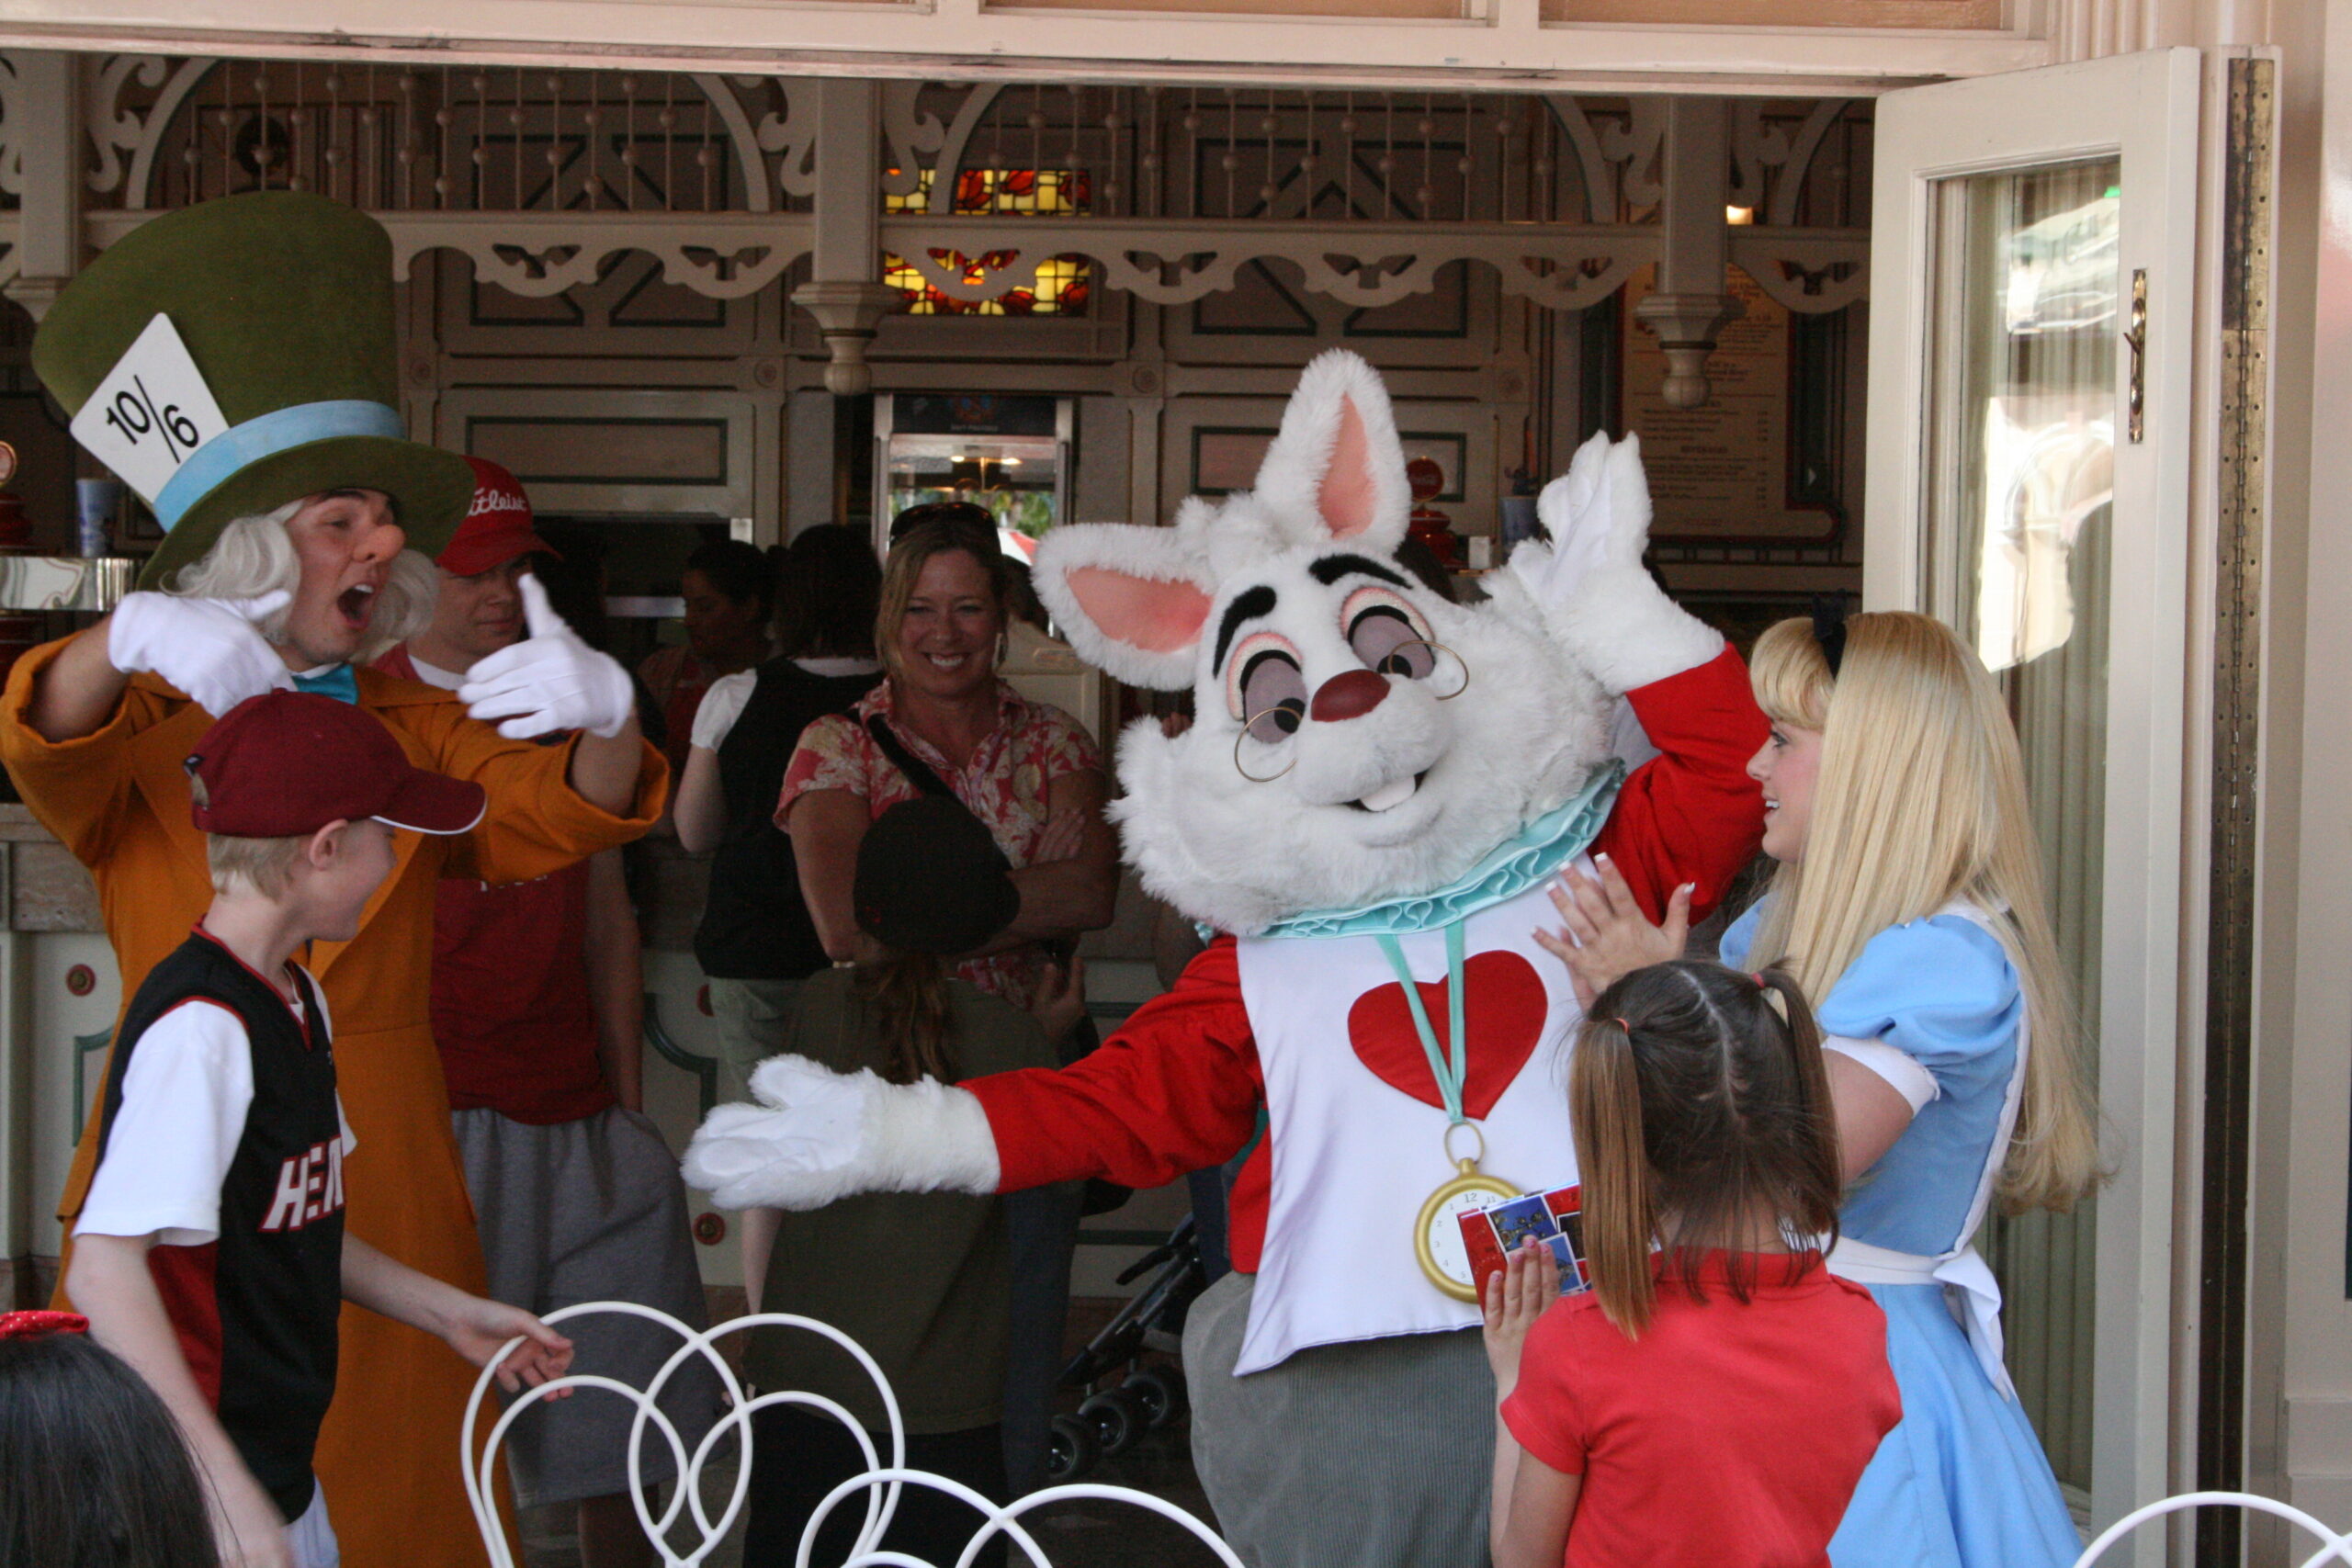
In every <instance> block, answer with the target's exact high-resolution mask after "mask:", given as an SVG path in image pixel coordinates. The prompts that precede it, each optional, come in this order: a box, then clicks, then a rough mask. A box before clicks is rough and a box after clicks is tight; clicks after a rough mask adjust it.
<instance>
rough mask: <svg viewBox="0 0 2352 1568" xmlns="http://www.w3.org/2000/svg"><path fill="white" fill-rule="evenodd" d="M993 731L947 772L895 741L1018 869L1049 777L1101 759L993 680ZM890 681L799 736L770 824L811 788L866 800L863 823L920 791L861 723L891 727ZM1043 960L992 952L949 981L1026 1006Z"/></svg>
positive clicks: (1073, 729) (1078, 735)
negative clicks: (876, 720)
mask: <svg viewBox="0 0 2352 1568" xmlns="http://www.w3.org/2000/svg"><path fill="white" fill-rule="evenodd" d="M996 693H997V698H996V700H997V727H996V728H994V729H992V730H990V731H989V733H988V735H987V736H986V737H985V738H984V739H982V740H981V741H980V743H979V745H978V747H976V748H974V749H973V751H972V760H971V761H970V762H968V763H967V764H966V765H965V766H964V767H961V768H958V767H956V766H954V765H953V764H951V763H950V762H949V761H947V759H946V758H944V757H943V756H941V755H940V754H939V752H938V750H936V749H935V748H933V746H932V744H931V743H930V742H929V741H927V740H925V739H922V737H921V736H919V735H916V734H915V733H913V732H912V731H911V730H910V729H908V728H905V727H903V726H901V725H899V724H896V723H891V724H890V728H891V731H892V733H894V734H896V735H897V736H898V738H899V741H900V742H901V743H902V744H904V745H905V747H906V748H907V750H910V751H911V752H913V753H914V754H915V755H916V756H917V757H919V758H921V759H922V761H925V762H927V763H929V764H930V766H931V769H932V771H933V772H934V773H937V774H938V775H939V776H940V777H941V778H942V779H943V780H944V781H945V782H946V784H947V786H948V787H949V788H950V789H952V790H954V791H955V792H956V798H957V799H959V800H961V801H962V802H963V803H964V804H965V805H966V806H967V807H970V808H971V812H972V815H973V816H975V817H978V818H979V819H980V820H981V821H982V822H984V823H986V824H987V825H988V829H989V832H990V833H992V834H993V835H995V838H996V841H997V847H998V848H999V849H1001V850H1002V851H1003V852H1004V856H1005V859H1007V860H1009V861H1011V862H1012V866H1013V869H1014V870H1016V871H1018V870H1020V869H1021V868H1022V867H1023V866H1025V865H1027V864H1029V863H1030V858H1031V856H1032V855H1034V854H1035V852H1036V848H1037V840H1039V839H1041V838H1043V837H1044V836H1045V831H1046V811H1047V804H1046V802H1047V796H1048V792H1049V790H1050V788H1051V786H1052V784H1053V782H1054V781H1055V780H1056V779H1058V778H1063V777H1066V776H1067V775H1069V774H1071V773H1084V772H1087V771H1089V770H1091V771H1093V772H1095V773H1101V772H1102V771H1103V751H1102V749H1101V748H1100V747H1098V746H1097V745H1095V743H1094V738H1093V737H1092V736H1091V735H1089V734H1087V733H1086V730H1085V728H1084V727H1082V726H1081V725H1080V723H1079V722H1078V720H1076V719H1074V718H1072V717H1070V716H1069V715H1068V714H1066V713H1064V712H1063V711H1062V710H1061V709H1059V708H1057V707H1056V706H1054V705H1052V704H1051V703H1033V702H1031V701H1029V700H1028V699H1027V698H1025V697H1023V696H1022V695H1021V694H1019V693H1018V692H1015V691H1014V690H1013V689H1012V687H1011V686H1008V685H1006V684H1005V683H1004V682H1001V681H1000V682H997V688H996ZM892 706H893V705H892V702H891V696H890V682H888V681H885V682H882V683H881V684H879V685H877V686H876V687H875V688H874V690H873V691H872V692H871V693H869V694H867V695H866V696H865V698H864V699H863V700H861V701H860V702H859V703H858V705H856V706H855V707H854V708H852V709H851V710H850V711H849V712H848V713H847V714H834V715H832V716H830V717H827V718H820V719H819V720H818V721H817V722H816V723H814V724H812V725H810V726H809V728H807V729H804V730H802V731H801V732H800V745H799V748H798V749H797V750H795V751H794V752H793V754H792V761H790V762H789V763H787V764H786V767H785V770H784V790H783V793H782V794H781V795H778V796H777V799H776V807H775V825H776V826H777V827H778V828H783V827H784V826H785V818H786V816H787V815H788V814H789V813H790V811H791V810H792V803H793V802H794V801H796V800H798V799H799V798H800V797H801V796H802V795H806V794H808V793H809V791H810V790H817V789H844V790H847V791H849V793H850V794H852V795H856V796H858V797H859V798H860V799H862V800H864V801H865V808H866V819H867V820H868V821H872V820H873V819H874V818H876V817H879V816H881V815H882V813H883V812H885V811H888V809H889V808H890V807H893V806H896V805H898V804H899V802H900V801H903V800H912V799H914V798H915V797H916V796H917V795H920V794H921V793H922V792H921V791H919V790H917V789H916V788H915V786H914V784H913V783H912V782H911V781H910V780H909V779H908V777H907V775H906V774H905V773H901V772H899V765H898V764H897V763H896V762H893V761H890V759H889V758H888V757H886V756H884V755H883V754H882V749H881V748H880V747H878V746H876V745H875V744H874V737H873V736H872V735H870V734H868V733H867V732H866V729H865V721H866V719H867V718H868V717H869V716H873V715H875V714H880V715H881V716H883V718H884V720H885V722H889V719H890V713H891V710H892ZM1043 964H1044V958H1043V955H1042V954H1041V953H1040V952H1039V950H1038V949H1037V948H1036V947H1035V946H1034V945H1030V946H1023V947H1016V948H1012V949H1010V950H1008V951H1006V952H1003V953H991V954H989V956H987V957H985V958H976V959H973V960H971V961H970V962H969V963H967V964H961V965H959V966H958V967H957V969H956V974H957V975H959V976H961V977H963V978H964V979H967V980H969V981H971V982H972V984H974V985H976V986H978V987H980V989H982V990H984V991H987V992H989V994H990V995H992V996H998V997H1001V998H1004V999H1005V1000H1006V1001H1009V1002H1011V1003H1012V1004H1013V1005H1014V1006H1015V1007H1026V1006H1028V1005H1029V996H1030V992H1031V990H1032V988H1033V987H1035V981H1036V977H1037V972H1038V970H1039V969H1040V968H1041V967H1042V966H1043Z"/></svg>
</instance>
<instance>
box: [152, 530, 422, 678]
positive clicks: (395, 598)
mask: <svg viewBox="0 0 2352 1568" xmlns="http://www.w3.org/2000/svg"><path fill="white" fill-rule="evenodd" d="M309 500H310V498H309V497H308V496H305V497H303V498H302V500H300V501H289V502H287V503H286V504H285V505H283V506H281V507H279V508H277V510H276V511H274V512H263V513H255V514H254V515H253V516H250V517H239V518H236V519H233V520H232V521H231V522H229V523H227V524H225V525H222V527H221V529H220V537H219V538H218V539H216V540H214V541H213V543H212V547H211V548H210V549H209V550H207V551H205V552H204V554H203V555H202V556H201V557H199V558H197V559H196V560H193V561H190V562H189V563H188V564H187V565H186V566H184V567H182V568H180V569H179V570H178V571H177V572H175V574H174V575H173V579H172V581H171V583H170V585H169V586H168V587H166V588H165V589H164V592H167V593H178V594H183V595H185V596H187V597H188V598H192V599H252V598H255V597H258V596H259V595H261V594H264V593H268V592H274V591H275V590H277V589H280V588H283V589H284V590H286V591H287V592H288V593H292V592H296V591H298V590H299V589H300V587H301V583H302V563H301V562H300V559H298V558H296V556H295V554H294V541H293V540H292V539H290V538H288V536H287V534H286V525H287V524H288V523H289V522H290V521H292V520H293V517H294V514H295V513H298V512H300V511H301V510H302V508H303V506H304V505H305V504H306V503H307V502H308V501H309ZM440 592H441V574H440V572H439V571H438V570H436V569H435V567H434V565H433V563H432V562H431V561H430V560H428V559H426V558H424V556H422V555H419V554H418V553H417V552H416V551H414V550H402V551H401V553H400V554H399V555H398V556H396V557H394V558H393V559H392V565H391V570H390V572H389V573H388V574H387V575H386V577H385V579H384V586H383V587H382V589H380V590H379V592H377V594H376V612H375V614H374V615H371V616H370V617H369V618H368V636H367V637H366V639H365V640H363V641H362V642H361V643H360V645H359V648H358V650H357V651H356V652H355V653H354V654H353V655H352V656H351V662H352V663H354V664H373V663H374V662H375V661H376V660H379V659H381V658H382V657H383V656H384V655H385V654H387V653H389V652H390V651H391V650H392V649H394V648H396V647H398V646H399V645H400V644H401V643H404V642H406V641H407V640H408V639H409V638H411V637H414V636H416V635H417V634H418V633H419V632H422V631H423V630H424V628H425V627H427V626H431V625H432V624H433V603H434V600H435V599H436V598H437V597H438V596H439V595H440ZM261 633H262V636H264V637H267V638H268V639H269V640H270V641H271V642H273V643H280V642H284V641H285V640H286V612H285V611H284V610H280V611H278V612H277V614H276V615H271V616H269V617H268V618H266V620H264V621H263V622H262V623H261Z"/></svg>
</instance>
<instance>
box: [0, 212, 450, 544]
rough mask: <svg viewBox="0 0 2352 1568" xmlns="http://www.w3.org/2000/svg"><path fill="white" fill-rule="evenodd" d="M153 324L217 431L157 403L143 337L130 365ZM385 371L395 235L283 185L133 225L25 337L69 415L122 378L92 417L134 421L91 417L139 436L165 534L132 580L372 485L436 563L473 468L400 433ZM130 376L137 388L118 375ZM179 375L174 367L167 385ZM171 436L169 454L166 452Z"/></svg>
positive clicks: (390, 358) (392, 377) (394, 386)
mask: <svg viewBox="0 0 2352 1568" xmlns="http://www.w3.org/2000/svg"><path fill="white" fill-rule="evenodd" d="M158 316H162V317H164V318H165V319H167V320H168V321H169V322H170V325H171V328H172V330H174V331H175V332H176V333H177V334H178V337H179V341H180V342H181V343H182V344H186V345H187V361H191V362H193V366H194V372H195V374H196V375H198V376H200V377H201V378H202V383H203V386H202V387H201V388H198V389H197V390H198V392H199V393H201V392H202V391H203V390H204V389H209V393H210V400H211V401H212V402H213V403H215V404H217V405H218V414H217V417H218V421H219V424H215V425H212V426H211V427H210V428H206V427H205V424H204V423H202V422H195V423H192V422H191V421H190V419H189V418H188V417H187V416H186V415H184V414H182V413H180V412H178V411H177V409H175V407H174V406H173V405H171V404H168V403H163V402H161V400H160V399H161V397H162V396H163V394H156V393H153V391H152V389H151V387H150V383H153V382H155V381H157V379H158V374H157V371H156V369H155V367H154V365H153V360H152V359H150V358H148V357H147V355H146V352H145V351H146V349H147V347H148V346H149V344H141V354H140V355H131V354H130V351H131V349H132V345H133V344H139V343H141V336H142V334H144V333H147V332H148V330H149V328H150V327H151V326H152V325H153V323H154V321H155V319H156V318H157V317H158ZM165 335H166V336H167V335H168V334H165ZM152 341H153V340H150V343H152ZM170 354H171V355H172V356H173V357H175V358H176V355H177V350H176V349H172V350H170ZM126 355H130V357H129V358H126ZM397 363H398V356H397V355H396V353H395V349H394V344H393V315H392V242H391V236H390V235H389V234H387V233H385V232H384V230H383V226H382V225H381V224H379V223H378V222H377V221H376V220H374V219H372V218H370V217H368V215H367V214H366V213H364V212H361V211H359V210H358V209H356V208H351V207H346V206H345V205H344V204H343V203H341V202H339V201H330V200H328V199H327V198H326V197H321V196H311V195H305V194H302V193H300V192H295V191H256V192H254V193H251V194H249V195H245V196H232V197H223V198H222V199H220V200H218V201H208V202H204V203H201V204H199V205H198V206H195V207H190V208H185V209H181V210H179V211H176V212H172V213H167V214H165V215H164V216H163V217H161V218H157V219H155V220H153V221H151V222H148V223H144V224H141V226H140V227H139V228H137V229H135V230H133V231H131V232H130V234H128V235H126V236H125V237H124V238H123V239H122V240H121V241H120V242H119V243H117V244H115V245H114V246H113V247H112V248H110V249H108V250H107V251H106V252H105V253H104V254H101V255H100V256H99V257H98V258H97V259H96V261H94V262H92V263H91V264H90V265H89V266H88V267H87V268H86V269H85V271H83V272H82V273H81V275H80V276H77V277H75V278H74V280H73V282H72V283H70V284H68V285H67V286H66V288H65V290H64V291H63V292H62V293H61V294H60V295H59V296H58V297H57V302H56V303H55V304H54V305H52V306H51V307H50V310H49V314H48V316H47V317H46V318H44V319H43V321H41V324H40V333H39V335H37V336H36V337H35V338H34V340H33V367H34V369H35V370H37V371H38V372H40V378H41V382H42V384H43V385H44V386H46V387H47V388H48V389H50V391H51V393H52V394H53V395H54V396H55V397H56V398H57V400H58V401H60V402H61V403H63V404H64V405H65V409H66V412H68V413H69V414H80V413H81V412H82V411H83V407H84V405H85V403H86V402H88V401H89V400H90V398H91V396H92V394H93V393H96V392H97V391H99V390H100V388H101V385H102V384H103V383H106V382H107V379H108V378H109V376H111V375H113V374H114V372H115V371H116V370H117V368H118V367H121V368H122V369H123V370H124V372H125V375H124V377H122V378H118V379H117V381H116V383H115V387H116V388H118V389H119V393H118V391H117V390H115V389H109V390H108V392H107V402H106V404H105V407H106V409H107V411H108V412H110V413H119V415H121V416H127V418H128V419H129V420H130V421H131V422H133V423H130V424H128V425H126V424H123V423H120V422H119V420H115V421H108V422H103V423H114V424H115V426H116V430H117V432H119V433H121V434H125V435H129V434H139V435H142V436H145V437H146V440H145V442H144V444H143V446H142V448H141V450H142V452H143V453H147V454H152V456H151V457H148V460H147V461H146V462H145V464H144V470H145V472H146V474H147V479H148V482H147V483H145V484H142V483H141V480H140V479H137V478H134V477H133V475H132V474H131V473H130V472H124V473H123V478H124V479H128V480H130V483H131V485H132V488H133V489H136V490H138V491H140V493H141V495H143V496H145V498H146V500H147V501H148V502H149V504H150V505H151V506H152V507H153V509H154V512H155V516H156V520H157V521H158V522H159V523H161V524H162V525H163V526H164V543H163V545H162V546H161V547H159V548H158V549H157V550H156V551H155V553H154V555H153V558H151V559H150V560H149V561H148V563H147V566H146V568H145V570H142V571H141V573H140V578H139V580H140V582H141V585H142V586H146V587H153V586H155V585H156V584H158V583H160V582H163V581H167V580H168V576H169V574H170V573H172V572H174V571H176V570H178V569H179V568H181V567H183V566H185V565H187V563H189V562H190V561H193V560H196V559H198V558H200V557H202V556H203V554H204V552H205V551H206V550H208V549H209V548H211V547H212V542H213V540H215V539H216V538H218V537H219V536H220V529H221V527H222V525H225V524H227V523H228V522H229V521H230V520H231V519H232V518H237V517H243V516H249V515H251V514H253V513H262V512H268V511H271V510H273V509H275V508H277V507H279V506H283V505H284V504H286V503H287V502H289V501H298V500H300V498H302V497H303V496H306V495H315V494H317V493H318V492H320V491H329V490H346V489H361V490H377V491H383V492H384V493H385V494H387V495H389V496H390V497H391V498H392V500H393V502H394V504H395V505H396V507H397V508H398V510H399V513H400V521H401V526H402V527H403V528H405V529H406V530H407V532H408V542H409V544H410V546H411V547H413V548H414V549H418V550H421V551H423V552H424V554H426V555H428V556H431V555H437V554H438V553H440V550H441V548H442V547H443V546H445V545H447V543H448V542H449V536H450V535H451V533H453V532H454V531H455V530H456V528H457V525H458V522H459V520H460V519H462V518H463V517H464V516H465V514H466V507H467V505H468V503H469V502H471V500H472V499H473V490H474V477H473V470H472V469H471V468H469V467H467V465H466V460H465V459H464V458H463V457H458V455H457V454H456V453H453V452H444V451H441V450H440V449H439V448H437V447H433V446H424V445H422V444H420V443H418V442H414V441H410V440H408V439H406V437H405V435H404V434H402V433H403V431H404V430H405V428H406V427H405V425H404V423H403V422H402V420H401V413H400V409H399V406H398V405H399V400H400V382H399V375H398V371H397V369H396V366H397ZM142 368H143V369H145V370H146V372H147V373H146V374H145V375H143V376H141V377H138V378H137V381H138V385H137V387H136V388H134V387H133V385H132V378H131V375H130V373H131V372H133V371H136V370H140V369H142ZM166 370H168V367H166ZM164 379H169V377H168V375H166V376H164ZM186 382H187V377H186V375H185V373H183V374H182V376H181V377H180V378H179V381H178V382H177V383H175V384H178V385H182V386H184V385H186ZM197 401H198V402H199V403H200V402H201V399H200V398H199V399H198V400H197ZM93 412H97V411H96V410H94V411H93ZM84 423H86V422H82V421H77V422H76V434H77V435H82V436H83V439H84V445H85V446H90V447H91V449H92V450H93V451H96V452H97V453H98V455H99V456H100V457H102V458H105V459H107V461H108V462H110V463H112V464H114V466H115V467H116V468H118V469H119V470H120V469H123V468H126V467H127V466H128V465H126V464H125V463H123V462H121V461H119V460H118V458H119V450H118V452H117V453H115V454H109V453H108V452H107V451H106V450H104V449H102V447H101V445H100V442H99V441H98V440H94V439H92V436H91V434H90V433H85V431H84V430H83V428H82V426H83V424H84ZM221 424H225V426H226V428H225V430H224V429H220V427H219V426H220V425H221ZM173 433H176V434H178V436H179V437H180V438H181V439H180V443H173V444H168V455H167V456H166V447H167V444H166V443H165V441H164V435H166V434H173ZM95 434H97V435H98V436H100V437H105V436H107V432H105V431H96V433H95ZM187 443H193V450H192V451H190V452H186V453H183V452H182V450H181V444H187ZM151 488H152V489H153V491H154V493H153V494H150V493H148V491H149V490H150V489H151Z"/></svg>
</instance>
